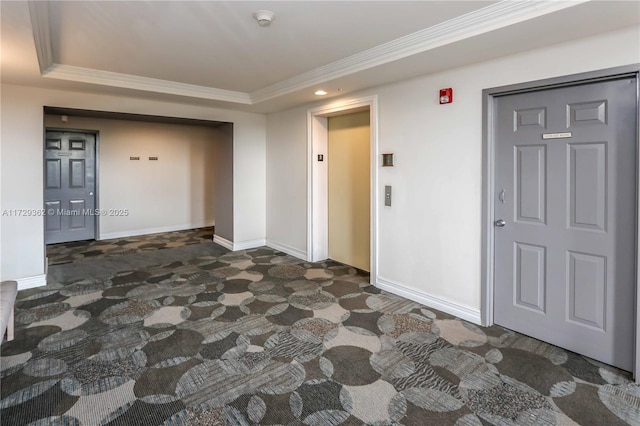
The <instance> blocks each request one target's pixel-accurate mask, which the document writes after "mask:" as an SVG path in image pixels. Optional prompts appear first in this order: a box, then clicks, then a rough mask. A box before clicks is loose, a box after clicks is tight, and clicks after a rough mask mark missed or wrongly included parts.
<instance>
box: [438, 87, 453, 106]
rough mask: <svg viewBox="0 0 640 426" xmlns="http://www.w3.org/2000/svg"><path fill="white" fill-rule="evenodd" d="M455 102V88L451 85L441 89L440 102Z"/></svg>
mask: <svg viewBox="0 0 640 426" xmlns="http://www.w3.org/2000/svg"><path fill="white" fill-rule="evenodd" d="M451 102H453V89H452V88H451V87H449V88H446V89H440V104H450V103H451Z"/></svg>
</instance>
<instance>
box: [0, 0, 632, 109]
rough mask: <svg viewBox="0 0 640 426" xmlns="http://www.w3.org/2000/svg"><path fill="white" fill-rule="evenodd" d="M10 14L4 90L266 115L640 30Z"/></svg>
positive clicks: (228, 11)
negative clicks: (324, 97) (30, 88)
mask: <svg viewBox="0 0 640 426" xmlns="http://www.w3.org/2000/svg"><path fill="white" fill-rule="evenodd" d="M0 8H1V9H0V12H1V19H2V27H1V31H2V33H1V36H2V44H1V47H2V63H1V67H2V81H3V82H6V83H14V84H29V85H35V86H42V87H57V88H63V89H74V90H86V91H94V92H105V91H108V92H109V93H116V94H129V95H133V96H144V97H152V98H159V99H166V98H172V99H179V100H180V101H182V102H195V103H200V104H209V105H215V106H224V107H228V108H235V109H243V110H247V111H258V112H270V111H275V110H278V109H282V108H286V107H290V106H292V105H295V104H297V103H303V102H309V101H313V100H317V97H315V96H314V95H313V91H315V90H316V89H318V88H325V89H326V90H328V91H329V97H331V96H336V95H338V94H344V93H349V92H351V91H354V90H359V89H363V88H366V87H370V86H374V85H379V84H384V83H388V82H391V81H397V80H400V79H405V78H411V77H414V76H417V75H424V74H428V73H432V72H437V71H441V70H444V69H447V68H451V67H455V66H460V65H465V64H469V63H473V62H478V61H482V60H487V59H491V58H494V57H499V56H504V55H508V54H512V53H517V52H520V51H524V50H529V49H534V48H538V47H543V46H546V45H550V44H554V43H558V42H562V41H567V40H572V39H576V38H580V37H585V36H589V35H595V34H598V33H601V32H606V31H611V30H614V29H618V28H621V27H625V26H630V25H637V24H638V23H640V2H638V1H590V2H584V1H568V2H565V1H551V2H549V1H542V2H522V1H502V2H496V1H277V2H274V1H215V2H214V1H165V2H163V1H146V2H142V1H54V2H29V3H27V2H11V1H4V0H3V1H2V2H1V3H0ZM258 9H269V10H272V11H274V12H275V14H276V18H275V20H274V21H273V23H272V25H271V26H270V27H267V28H263V27H259V26H258V25H257V23H256V22H255V21H254V19H253V17H252V12H254V11H255V10H258ZM605 54H606V53H605ZM338 89H340V90H339V91H338Z"/></svg>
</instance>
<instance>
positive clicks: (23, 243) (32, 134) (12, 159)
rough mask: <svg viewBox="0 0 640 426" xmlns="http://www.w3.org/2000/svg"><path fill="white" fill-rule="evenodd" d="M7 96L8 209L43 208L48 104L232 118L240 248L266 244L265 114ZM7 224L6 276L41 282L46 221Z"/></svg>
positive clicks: (14, 92) (24, 90)
mask: <svg viewBox="0 0 640 426" xmlns="http://www.w3.org/2000/svg"><path fill="white" fill-rule="evenodd" d="M1 96H2V102H1V108H2V110H1V111H2V115H1V123H0V124H1V132H0V137H1V138H2V163H1V170H0V173H1V175H2V188H1V191H0V196H1V199H2V208H3V209H41V208H42V200H43V189H42V186H43V175H42V137H43V106H56V107H65V108H78V109H88V110H97V111H115V112H126V113H134V114H150V115H159V116H169V117H185V118H196V119H204V120H214V121H227V122H232V123H234V130H233V151H234V160H233V176H234V178H233V186H234V199H233V212H234V213H233V215H234V217H233V222H234V235H233V237H234V243H247V242H248V243H252V242H253V243H259V242H261V241H264V238H265V227H266V224H265V222H266V221H265V148H266V147H265V141H266V127H265V117H264V115H261V114H251V113H243V112H238V111H231V110H224V109H218V108H207V107H203V106H193V105H187V104H181V103H173V102H161V101H153V100H148V99H138V98H133V97H132V98H123V97H119V96H109V95H99V94H90V93H82V92H69V91H62V90H46V89H39V88H31V87H23V86H13V85H3V86H2V92H1ZM1 223H2V225H1V227H2V241H1V247H2V259H1V263H2V276H1V277H0V278H1V279H16V278H19V279H26V278H29V277H41V275H42V274H44V271H45V263H44V231H43V220H42V218H41V217H24V216H23V217H15V216H11V217H8V216H2V221H1ZM26 281H29V280H26ZM26 281H25V282H26ZM29 282H31V281H29Z"/></svg>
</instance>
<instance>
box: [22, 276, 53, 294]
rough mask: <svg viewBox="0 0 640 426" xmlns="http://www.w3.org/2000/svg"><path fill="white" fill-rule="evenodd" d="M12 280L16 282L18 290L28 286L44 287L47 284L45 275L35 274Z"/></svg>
mask: <svg viewBox="0 0 640 426" xmlns="http://www.w3.org/2000/svg"><path fill="white" fill-rule="evenodd" d="M14 281H16V282H17V283H18V291H20V290H26V289H28V288H35V287H44V286H46V285H47V275H46V274H42V275H35V276H33V277H24V278H17V279H15V280H14Z"/></svg>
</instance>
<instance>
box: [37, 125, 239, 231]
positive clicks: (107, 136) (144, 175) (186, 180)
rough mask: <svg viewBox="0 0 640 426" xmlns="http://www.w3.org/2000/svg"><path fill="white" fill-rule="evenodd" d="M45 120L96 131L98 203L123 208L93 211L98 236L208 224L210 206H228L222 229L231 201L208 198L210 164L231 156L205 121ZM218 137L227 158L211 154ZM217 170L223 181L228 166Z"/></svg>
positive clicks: (212, 189)
mask: <svg viewBox="0 0 640 426" xmlns="http://www.w3.org/2000/svg"><path fill="white" fill-rule="evenodd" d="M45 126H47V127H52V128H68V129H82V130H96V131H98V132H99V146H98V162H99V188H98V191H97V200H98V202H99V206H100V208H101V209H104V210H107V211H108V210H110V209H126V210H127V211H128V215H126V216H109V215H106V216H103V217H101V218H100V229H99V232H100V233H99V236H100V238H101V239H107V238H118V237H122V236H131V235H142V234H149V233H154V232H164V231H168V230H179V229H192V228H198V227H203V226H211V225H213V224H214V221H215V218H216V217H215V215H214V211H215V209H221V210H223V209H227V210H229V214H223V220H222V222H221V223H220V226H221V227H222V228H229V227H232V226H233V217H232V214H231V212H232V208H231V207H232V206H231V205H230V204H229V203H226V204H222V205H220V206H218V205H217V204H216V203H215V193H216V189H217V185H218V182H217V180H216V179H215V177H216V174H217V173H216V172H217V170H218V165H219V164H220V165H221V166H223V167H224V166H225V163H231V162H232V161H233V154H232V150H231V149H232V146H233V140H232V136H231V135H228V136H227V137H225V135H223V134H222V133H220V132H219V131H218V130H217V129H215V128H213V127H205V126H187V125H178V124H164V123H150V122H140V121H125V120H115V119H101V118H87V117H73V116H69V117H68V118H67V122H63V121H62V120H61V119H60V116H59V115H47V116H45ZM228 126H231V125H230V124H229V125H228ZM225 143H226V144H227V145H229V147H228V149H227V152H228V158H218V156H217V155H216V151H218V146H217V145H219V144H225ZM221 148H222V149H224V148H223V147H221ZM221 152H224V151H221ZM131 156H134V157H139V158H140V160H138V161H131V160H130V159H129V157H131ZM150 156H155V157H158V160H157V161H150V160H149V157H150ZM225 171H226V172H227V173H228V175H229V176H228V178H227V179H226V180H229V181H231V180H232V179H233V174H232V173H233V171H232V169H231V168H230V167H226V170H225ZM219 177H220V179H224V178H225V176H222V175H221V176H219ZM123 188H126V190H123ZM225 220H227V221H229V223H228V224H226V223H224V222H225ZM231 239H232V238H231Z"/></svg>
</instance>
